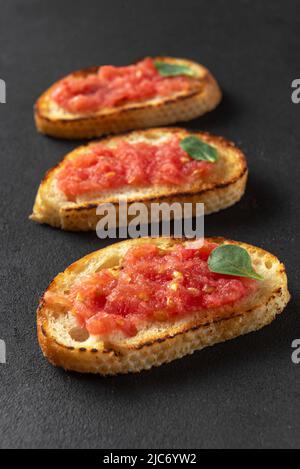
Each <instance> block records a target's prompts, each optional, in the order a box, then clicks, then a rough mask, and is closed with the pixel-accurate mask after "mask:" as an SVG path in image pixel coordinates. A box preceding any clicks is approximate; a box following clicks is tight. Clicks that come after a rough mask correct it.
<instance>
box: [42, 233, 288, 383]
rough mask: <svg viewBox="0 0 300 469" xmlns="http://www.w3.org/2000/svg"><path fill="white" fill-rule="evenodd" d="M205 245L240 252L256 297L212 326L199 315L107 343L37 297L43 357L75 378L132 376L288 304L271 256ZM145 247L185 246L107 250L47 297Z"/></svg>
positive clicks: (57, 282)
mask: <svg viewBox="0 0 300 469" xmlns="http://www.w3.org/2000/svg"><path fill="white" fill-rule="evenodd" d="M208 241H212V242H215V243H218V244H223V243H229V244H236V245H239V246H241V247H243V248H245V249H246V250H247V251H248V253H249V254H250V256H251V260H252V263H253V265H254V267H255V270H256V271H257V272H258V273H259V274H261V275H262V276H263V277H264V280H263V281H261V282H260V285H259V289H258V291H256V292H255V293H252V294H251V295H250V296H249V297H247V298H246V299H245V300H242V301H241V302H240V303H239V304H237V305H235V306H232V307H228V306H227V307H226V310H223V311H222V315H220V309H219V310H218V311H216V314H215V315H214V316H213V317H214V320H213V321H212V322H211V321H210V322H207V319H206V318H205V315H203V314H202V315H201V314H200V312H199V313H196V314H195V313H193V314H191V315H190V316H189V315H187V316H186V317H184V318H183V319H180V320H173V321H168V322H157V323H156V322H153V323H150V324H149V326H148V327H146V328H145V329H142V330H140V331H139V332H138V334H137V335H136V336H135V337H133V338H125V339H120V338H119V339H116V340H115V341H114V340H110V341H109V342H105V341H103V340H101V337H98V336H92V335H90V336H88V337H87V336H86V335H83V334H82V330H81V329H80V328H79V327H78V325H77V322H76V319H75V317H74V315H73V314H72V313H70V312H66V311H62V310H61V311H60V310H59V309H58V310H57V309H56V310H53V309H51V308H49V307H47V305H46V302H45V300H44V296H43V297H42V298H41V301H40V305H39V308H38V312H37V329H38V338H39V343H40V346H41V348H42V351H43V353H44V355H45V356H46V357H47V358H48V360H49V361H50V362H51V363H52V364H54V365H56V366H60V367H63V368H65V369H68V370H75V371H79V372H86V373H100V374H102V375H113V374H117V373H128V372H138V371H140V370H143V369H149V368H151V367H152V366H159V365H161V364H162V363H166V362H170V361H172V360H175V359H176V358H180V357H182V356H184V355H187V354H191V353H193V352H194V351H195V350H200V349H203V348H205V347H208V346H210V345H213V344H216V343H218V342H223V341H226V340H229V339H233V338H234V337H237V336H239V335H243V334H246V333H248V332H251V331H255V330H258V329H260V328H262V327H263V326H265V325H267V324H269V323H270V322H272V321H273V320H274V319H275V317H276V315H277V314H280V313H281V312H282V311H283V309H284V307H285V306H286V304H287V303H288V301H289V299H290V295H289V292H288V287H287V277H286V273H285V268H284V265H283V264H281V263H280V261H279V260H278V259H277V258H276V257H275V256H273V255H272V254H270V253H268V252H266V251H264V250H262V249H260V248H257V247H254V246H250V245H248V244H245V243H239V242H234V241H228V240H225V239H222V238H210V239H208ZM145 242H146V243H149V242H152V243H155V244H156V245H157V246H158V247H159V248H161V249H172V247H173V246H175V245H176V244H177V243H183V242H185V241H184V240H174V239H171V238H152V239H151V238H141V239H135V240H129V241H123V242H121V243H117V244H114V245H111V246H109V247H107V248H105V249H101V250H100V251H96V252H94V253H92V254H89V255H88V256H86V257H84V258H82V259H80V260H79V261H77V262H75V263H74V264H72V265H71V266H70V267H68V268H67V269H66V270H65V272H63V273H60V274H59V275H58V276H57V277H56V278H55V279H54V280H53V282H52V283H51V284H50V286H49V287H48V289H47V292H51V293H58V294H63V293H64V292H67V291H68V290H69V289H70V287H71V286H72V284H73V283H74V282H75V281H80V278H83V279H84V278H85V276H86V275H88V274H92V273H94V272H96V271H99V270H101V269H103V268H112V267H117V266H119V262H120V260H122V259H123V257H124V255H125V253H126V251H127V250H128V249H129V248H131V247H132V246H136V245H140V243H145ZM224 312H225V314H224Z"/></svg>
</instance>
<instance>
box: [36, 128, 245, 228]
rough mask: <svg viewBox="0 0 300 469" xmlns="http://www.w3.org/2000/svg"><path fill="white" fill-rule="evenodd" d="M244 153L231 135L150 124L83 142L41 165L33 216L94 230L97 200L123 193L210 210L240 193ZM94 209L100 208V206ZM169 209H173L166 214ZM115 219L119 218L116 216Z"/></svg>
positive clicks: (143, 199) (228, 203) (148, 201)
mask: <svg viewBox="0 0 300 469" xmlns="http://www.w3.org/2000/svg"><path fill="white" fill-rule="evenodd" d="M247 174H248V170H247V163H246V159H245V156H244V154H243V152H242V151H241V150H239V149H238V148H237V147H236V146H235V145H234V144H233V143H231V142H229V141H227V140H225V139H224V138H220V137H216V136H213V135H210V134H208V133H204V132H189V131H187V130H184V129H180V128H156V129H148V130H144V131H135V132H130V133H127V134H125V135H120V136H115V137H108V138H104V139H102V140H99V141H96V142H92V143H90V144H88V145H85V146H81V147H79V148H77V149H75V150H74V151H72V152H71V153H69V154H68V155H67V156H65V158H64V159H63V161H62V162H61V163H60V164H58V165H57V166H56V167H55V168H53V169H51V170H50V171H48V172H47V174H46V176H45V177H44V179H43V180H42V183H41V185H40V187H39V189H38V193H37V196H36V200H35V204H34V208H33V213H32V215H31V219H33V220H34V221H37V222H39V223H48V224H49V225H52V226H54V227H59V228H62V229H64V230H73V231H76V230H77V231H78V230H94V229H95V228H96V226H97V223H98V221H99V220H100V218H101V215H98V214H97V208H98V207H99V206H101V205H102V206H103V205H105V204H107V203H111V204H114V206H115V207H116V211H118V207H119V202H120V201H121V200H124V199H125V198H126V200H127V202H128V206H129V205H130V204H131V203H134V202H143V203H144V204H145V205H146V206H147V208H150V206H151V204H152V203H153V202H156V203H161V202H165V203H168V204H172V203H173V202H179V203H180V204H184V203H192V207H193V211H194V214H195V212H196V203H201V202H202V203H204V205H205V213H206V214H209V213H213V212H217V211H219V210H222V209H224V208H226V207H229V206H231V205H233V204H234V203H236V202H237V201H239V200H240V198H241V197H242V195H243V194H244V191H245V186H246V181H247ZM98 213H99V212H98ZM172 215H173V213H171V216H172ZM117 222H118V220H117Z"/></svg>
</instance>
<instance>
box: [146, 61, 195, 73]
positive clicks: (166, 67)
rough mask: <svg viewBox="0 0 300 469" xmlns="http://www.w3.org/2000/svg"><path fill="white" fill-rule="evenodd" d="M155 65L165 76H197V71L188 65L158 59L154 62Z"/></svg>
mask: <svg viewBox="0 0 300 469" xmlns="http://www.w3.org/2000/svg"><path fill="white" fill-rule="evenodd" d="M154 66H155V68H156V70H157V71H158V73H159V74H160V75H161V76H163V77H177V76H179V75H188V76H190V77H196V76H197V73H196V72H195V71H194V70H192V69H191V68H190V67H188V66H187V65H180V64H171V63H167V62H160V61H159V60H156V61H155V62H154Z"/></svg>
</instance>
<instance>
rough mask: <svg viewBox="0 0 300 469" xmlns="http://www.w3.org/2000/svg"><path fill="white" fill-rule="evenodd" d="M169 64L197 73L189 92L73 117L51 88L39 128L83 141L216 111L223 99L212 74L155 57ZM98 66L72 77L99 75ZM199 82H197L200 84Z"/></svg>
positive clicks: (41, 103) (41, 102) (38, 108)
mask: <svg viewBox="0 0 300 469" xmlns="http://www.w3.org/2000/svg"><path fill="white" fill-rule="evenodd" d="M155 59H158V60H160V61H165V62H168V63H180V64H184V65H187V66H189V67H190V68H192V69H193V70H195V71H196V72H197V75H198V77H197V79H196V80H193V82H195V84H194V85H193V86H191V87H190V89H189V90H188V91H185V92H180V93H176V94H174V95H172V96H169V97H156V98H154V99H150V100H142V101H135V102H134V101H133V102H128V103H126V104H123V105H122V106H116V107H114V108H103V109H101V110H100V111H98V112H96V113H93V114H89V115H82V114H71V113H68V112H66V111H65V110H64V109H62V108H61V107H59V106H58V105H57V104H56V103H55V102H54V101H53V100H52V98H51V94H52V90H53V87H54V86H55V84H54V85H52V86H51V87H50V88H49V89H48V90H47V91H45V92H44V93H43V94H42V95H41V97H40V98H39V99H38V100H37V102H36V104H35V108H34V116H35V122H36V126H37V129H38V130H39V131H40V132H42V133H45V134H47V135H51V136H53V137H58V138H68V139H82V138H93V137H99V136H101V135H105V134H117V133H120V132H124V131H126V130H130V129H142V128H147V127H153V126H159V125H167V124H174V123H176V122H179V121H181V122H182V121H188V120H191V119H194V118H196V117H199V116H201V115H202V114H205V113H206V112H209V111H211V110H213V109H214V108H215V107H216V106H217V105H218V104H219V102H220V100H221V97H222V95H221V91H220V88H219V86H218V84H217V82H216V80H215V79H214V77H213V76H212V75H211V73H210V72H209V71H208V70H207V69H206V68H205V67H203V66H202V65H200V64H198V63H196V62H192V61H190V60H186V59H175V58H171V57H156V58H155ZM97 69H98V67H90V68H88V69H84V70H79V71H78V72H74V73H73V74H72V75H73V76H74V77H75V78H76V77H82V76H86V75H89V74H94V73H96V71H97ZM197 82H198V83H197Z"/></svg>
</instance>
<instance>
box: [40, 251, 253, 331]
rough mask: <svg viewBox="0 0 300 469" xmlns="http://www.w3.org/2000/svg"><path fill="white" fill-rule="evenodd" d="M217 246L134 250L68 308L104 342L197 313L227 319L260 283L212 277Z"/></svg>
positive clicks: (77, 289)
mask: <svg viewBox="0 0 300 469" xmlns="http://www.w3.org/2000/svg"><path fill="white" fill-rule="evenodd" d="M216 247H217V245H215V244H213V243H207V242H205V243H204V245H203V246H202V247H201V248H190V247H189V246H188V247H184V246H176V247H175V248H174V249H172V250H169V251H168V250H161V249H159V248H158V247H157V246H155V245H154V244H150V243H146V244H141V245H140V246H137V247H133V248H131V249H129V250H128V252H127V254H126V255H125V257H124V259H123V262H122V264H121V266H120V268H119V269H116V270H114V269H103V270H101V271H100V272H98V273H95V274H92V275H90V276H89V277H87V278H86V279H85V280H83V281H81V282H80V283H78V284H75V285H74V286H73V288H72V290H71V293H70V295H69V297H68V302H69V307H70V308H71V310H72V311H73V312H74V314H75V315H76V318H77V320H78V322H79V324H80V325H81V326H84V327H86V328H87V330H88V331H89V332H90V334H92V335H100V336H104V337H105V336H107V335H110V334H112V333H115V332H117V331H118V332H121V333H122V334H124V335H125V336H128V337H130V336H134V335H136V334H137V332H138V330H139V328H140V327H142V326H143V324H144V325H145V323H146V324H149V322H150V323H151V322H153V321H167V320H172V319H180V318H183V317H185V316H187V315H191V314H193V313H196V312H197V314H199V315H200V317H201V315H203V317H204V318H207V317H210V320H213V319H214V317H216V316H217V317H220V316H221V317H222V314H223V315H224V314H226V313H225V312H224V308H223V309H222V307H224V306H226V305H231V306H232V305H233V304H235V303H236V302H238V301H239V300H242V299H243V298H245V297H246V296H247V295H249V294H250V293H251V292H253V291H255V290H256V289H257V282H256V281H255V280H250V279H246V278H241V277H232V276H226V275H220V274H215V273H212V272H210V271H209V269H208V264H207V260H208V257H209V255H210V253H211V252H212V251H213V250H214V249H215V248H216ZM49 300H50V301H51V297H49ZM55 301H57V299H56V300H55ZM61 302H62V301H61ZM210 311H211V312H212V313H211V315H209V312H210Z"/></svg>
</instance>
